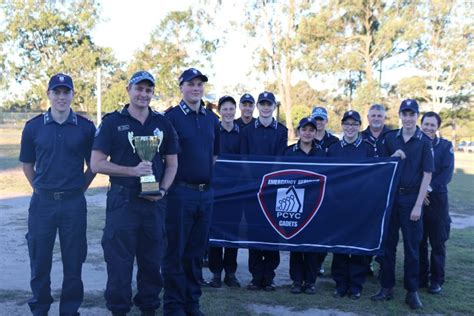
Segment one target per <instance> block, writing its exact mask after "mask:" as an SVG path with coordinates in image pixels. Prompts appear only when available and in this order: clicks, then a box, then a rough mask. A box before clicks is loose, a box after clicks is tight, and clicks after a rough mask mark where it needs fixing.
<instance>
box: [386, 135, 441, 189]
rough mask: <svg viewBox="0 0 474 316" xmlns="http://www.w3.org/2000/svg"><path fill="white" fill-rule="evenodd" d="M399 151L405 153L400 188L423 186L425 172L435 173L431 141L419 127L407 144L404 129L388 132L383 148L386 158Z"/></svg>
mask: <svg viewBox="0 0 474 316" xmlns="http://www.w3.org/2000/svg"><path fill="white" fill-rule="evenodd" d="M397 149H401V150H403V151H404V152H405V155H406V158H405V159H403V160H402V170H401V175H400V183H399V184H398V186H399V187H403V188H415V187H419V186H420V185H421V180H422V179H423V172H433V171H434V160H433V147H432V146H431V140H430V139H429V137H428V136H426V135H425V134H424V133H423V132H422V131H421V130H420V128H419V127H418V126H417V127H416V131H415V134H414V135H413V136H412V137H411V138H410V139H409V140H408V142H406V143H405V141H404V140H403V134H402V129H397V130H393V131H390V132H388V133H387V134H386V135H385V143H384V146H383V153H384V156H387V157H390V156H391V155H392V154H393V153H394V152H395V151H396V150H397Z"/></svg>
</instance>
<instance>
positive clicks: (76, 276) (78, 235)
mask: <svg viewBox="0 0 474 316" xmlns="http://www.w3.org/2000/svg"><path fill="white" fill-rule="evenodd" d="M86 227H87V204H86V199H85V197H84V194H83V193H82V192H80V193H78V194H75V195H74V196H61V195H56V196H53V195H49V194H37V193H33V196H32V198H31V202H30V208H29V213H28V233H27V235H26V239H27V242H28V252H29V256H30V266H31V280H30V284H31V290H32V292H33V298H32V299H31V300H30V301H29V302H28V304H29V306H30V309H31V311H32V313H33V315H47V314H48V310H49V308H50V305H51V303H52V302H53V298H52V297H51V278H50V274H51V266H52V258H53V247H54V243H55V240H56V232H58V233H59V242H60V246H61V258H62V262H63V284H62V290H61V298H60V303H59V312H60V314H61V315H63V314H64V315H78V313H77V310H78V309H79V306H80V305H81V303H82V300H83V297H84V286H83V284H82V279H81V271H82V264H83V263H84V261H85V259H86V254H87V240H86Z"/></svg>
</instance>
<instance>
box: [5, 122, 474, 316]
mask: <svg viewBox="0 0 474 316" xmlns="http://www.w3.org/2000/svg"><path fill="white" fill-rule="evenodd" d="M19 141H20V130H19V129H2V128H0V175H1V176H0V195H1V199H4V198H5V197H6V196H18V195H21V196H28V195H29V193H30V192H31V188H30V187H29V184H28V183H27V181H26V180H25V178H24V176H23V174H22V171H21V168H20V165H19V163H18V153H19ZM106 184H107V178H106V177H104V176H98V177H97V178H96V179H95V180H94V183H93V186H92V189H90V190H89V191H88V196H89V197H94V196H97V197H99V198H100V197H101V196H102V194H103V193H104V186H106ZM473 193H474V154H467V153H456V172H455V174H454V177H453V180H452V183H451V184H450V210H451V212H454V213H459V214H464V215H467V216H474V194H473ZM1 199H0V200H1ZM3 210H4V209H3V208H2V206H1V205H0V212H2V211H3ZM23 211H24V210H23ZM2 213H3V212H2ZM2 213H0V214H2ZM25 216H26V215H25ZM23 220H24V218H23V217H22V218H21V219H20V221H23ZM2 222H3V220H2ZM3 224H6V223H2V225H3ZM103 224H104V209H103V207H101V206H92V207H90V208H89V217H88V240H89V244H90V245H91V246H92V247H90V251H89V254H88V258H87V263H88V264H91V265H97V266H100V265H102V266H103V256H102V255H101V251H100V238H101V234H102V227H103ZM23 226H24V224H23ZM2 227H3V226H2ZM21 229H23V230H24V228H21ZM22 234H24V232H22ZM401 246H402V245H400V247H399V251H398V259H397V280H398V283H397V287H396V289H395V299H394V300H392V301H390V302H386V303H380V304H376V303H373V302H371V301H370V300H369V297H370V295H371V294H373V293H375V292H376V291H377V289H378V287H379V284H378V282H377V279H376V278H375V277H372V278H369V279H368V281H367V283H366V285H365V287H364V292H363V293H362V298H361V299H360V300H359V301H352V300H350V299H347V298H342V299H335V298H333V297H332V295H331V294H332V292H333V289H334V283H333V281H332V280H331V279H330V278H329V277H323V278H319V279H318V282H317V294H316V295H314V296H308V295H305V294H301V295H293V294H290V293H289V286H290V285H289V284H278V285H279V288H278V289H277V291H276V292H274V293H266V292H261V291H259V292H250V291H247V290H246V289H229V288H226V287H223V288H221V289H211V288H204V289H203V291H204V295H203V297H202V305H203V312H204V313H206V314H208V315H293V314H296V315H298V314H301V315H318V314H322V313H324V314H325V315H333V314H338V313H341V312H347V313H356V314H394V315H403V314H409V313H413V312H412V311H411V310H409V309H408V307H407V306H406V305H405V304H404V303H403V300H404V296H405V292H404V290H403V286H402V279H403V276H402V271H403V268H402V260H403V250H402V248H401ZM447 248H448V261H447V270H446V284H445V287H444V289H443V293H442V294H441V295H438V296H433V295H429V294H427V293H426V292H425V291H421V299H422V301H423V303H424V305H425V307H424V309H423V310H421V311H419V312H418V313H421V314H430V315H432V314H450V315H451V314H453V315H456V314H464V315H473V314H474V273H472V269H473V267H474V251H473V249H474V228H468V229H462V230H452V234H451V238H450V240H449V241H448V243H447ZM94 249H95V250H94ZM243 251H245V250H243ZM24 260H26V261H27V260H28V258H27V254H26V247H25V257H24ZM330 262H331V258H330V257H328V259H326V261H325V268H326V271H329V270H330V268H329V264H330ZM246 269H247V267H246V266H243V265H242V266H240V267H239V270H246ZM98 271H100V272H99V273H105V271H103V269H102V270H99V269H98ZM1 278H2V276H1V275H0V280H1ZM0 282H1V281H0ZM244 285H245V284H244ZM53 296H54V297H55V299H58V298H59V292H58V291H55V292H54V293H53ZM29 297H30V293H29V291H28V290H27V289H25V290H9V289H3V290H0V303H3V304H10V305H13V306H18V308H20V307H23V308H25V304H26V301H27V300H28V298H29ZM1 308H2V307H1V306H0V315H3V314H2V310H1ZM104 308H105V307H104V300H103V293H102V291H95V290H94V291H88V290H87V288H86V293H85V300H84V304H83V311H86V312H87V310H90V312H89V313H88V314H87V313H84V314H85V315H104V313H105V309H104ZM13 315H22V314H21V313H19V314H13ZM131 315H139V312H138V311H136V310H133V312H132V313H131Z"/></svg>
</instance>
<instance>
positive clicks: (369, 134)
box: [362, 125, 390, 141]
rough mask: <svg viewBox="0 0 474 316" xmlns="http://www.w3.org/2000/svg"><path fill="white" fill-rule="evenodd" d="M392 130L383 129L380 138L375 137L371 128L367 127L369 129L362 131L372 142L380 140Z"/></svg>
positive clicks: (385, 127)
mask: <svg viewBox="0 0 474 316" xmlns="http://www.w3.org/2000/svg"><path fill="white" fill-rule="evenodd" d="M389 131H390V129H389V128H388V127H387V126H385V125H384V126H383V128H382V131H381V132H380V134H379V137H375V136H374V135H372V132H371V131H370V126H367V128H366V129H365V130H363V131H362V133H363V134H366V135H368V136H369V138H370V139H371V140H372V141H377V140H379V139H380V138H381V137H382V136H383V135H384V134H385V133H387V132H389Z"/></svg>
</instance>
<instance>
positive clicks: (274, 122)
mask: <svg viewBox="0 0 474 316" xmlns="http://www.w3.org/2000/svg"><path fill="white" fill-rule="evenodd" d="M259 127H271V128H273V129H277V128H278V122H277V121H276V120H275V119H274V118H272V122H271V123H270V125H268V126H265V125H263V124H262V122H260V119H259V118H258V119H256V120H255V128H259Z"/></svg>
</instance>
